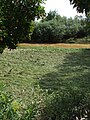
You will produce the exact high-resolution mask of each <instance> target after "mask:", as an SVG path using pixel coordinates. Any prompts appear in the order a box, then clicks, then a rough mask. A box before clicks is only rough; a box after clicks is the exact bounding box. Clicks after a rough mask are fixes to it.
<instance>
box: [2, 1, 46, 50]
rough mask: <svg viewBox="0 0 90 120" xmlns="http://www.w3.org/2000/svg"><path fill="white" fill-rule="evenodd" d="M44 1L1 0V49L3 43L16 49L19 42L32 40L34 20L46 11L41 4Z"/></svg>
mask: <svg viewBox="0 0 90 120" xmlns="http://www.w3.org/2000/svg"><path fill="white" fill-rule="evenodd" d="M43 2H44V0H37V1H36V0H25V1H23V0H18V1H16V0H0V26H2V27H0V45H1V46H0V49H1V47H2V46H3V44H4V46H7V47H8V48H10V49H14V48H16V44H17V43H19V42H22V41H24V40H25V41H29V40H30V36H31V34H32V32H33V24H32V22H33V20H35V18H36V17H37V18H40V17H42V16H43V15H44V13H45V11H44V7H42V6H41V3H43ZM1 39H2V41H1ZM2 48H4V47H2Z"/></svg>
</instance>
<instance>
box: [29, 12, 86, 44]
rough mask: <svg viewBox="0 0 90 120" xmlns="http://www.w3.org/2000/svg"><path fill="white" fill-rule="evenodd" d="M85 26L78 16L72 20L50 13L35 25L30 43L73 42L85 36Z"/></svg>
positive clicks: (84, 20) (83, 19)
mask: <svg viewBox="0 0 90 120" xmlns="http://www.w3.org/2000/svg"><path fill="white" fill-rule="evenodd" d="M86 26H87V25H86V19H85V18H82V17H78V16H76V17H75V18H74V19H72V18H67V17H61V16H60V15H59V14H58V13H57V12H55V11H50V12H49V13H48V14H47V16H46V18H44V19H43V20H41V21H40V22H39V23H38V22H37V23H35V29H34V31H33V34H32V37H31V42H38V43H57V42H75V40H76V39H77V38H83V37H85V36H87V29H86ZM68 39H70V41H68ZM74 39H75V40H74Z"/></svg>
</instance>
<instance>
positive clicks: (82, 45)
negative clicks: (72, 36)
mask: <svg viewBox="0 0 90 120" xmlns="http://www.w3.org/2000/svg"><path fill="white" fill-rule="evenodd" d="M19 46H55V47H61V48H90V44H64V43H57V44H28V43H21V44H19Z"/></svg>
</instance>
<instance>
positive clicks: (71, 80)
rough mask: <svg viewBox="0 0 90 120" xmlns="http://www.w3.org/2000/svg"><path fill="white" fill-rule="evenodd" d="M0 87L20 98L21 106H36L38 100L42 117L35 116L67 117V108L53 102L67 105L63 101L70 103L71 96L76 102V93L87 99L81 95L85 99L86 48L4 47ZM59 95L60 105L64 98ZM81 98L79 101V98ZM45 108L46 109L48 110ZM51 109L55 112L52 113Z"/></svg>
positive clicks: (88, 92)
mask: <svg viewBox="0 0 90 120" xmlns="http://www.w3.org/2000/svg"><path fill="white" fill-rule="evenodd" d="M0 91H2V92H3V93H6V94H10V95H12V96H13V98H12V99H15V100H19V101H21V103H22V108H26V107H27V106H30V104H32V103H35V104H36V105H37V106H38V104H40V106H38V107H39V108H38V107H37V108H38V109H40V110H39V114H40V115H41V114H42V113H43V114H42V116H43V115H44V117H40V118H38V120H40V119H41V120H49V119H51V120H53V117H55V116H56V117H55V118H54V120H66V119H67V120H70V119H71V118H70V117H69V116H68V114H67V113H68V112H66V111H62V110H60V109H59V108H57V107H56V106H59V107H61V108H62V109H63V107H65V106H67V105H66V103H67V104H68V103H69V102H70V105H69V106H67V107H70V106H72V105H73V104H72V102H73V101H74V100H75V102H76V103H77V104H79V103H80V101H79V103H78V100H79V99H77V100H76V98H78V97H80V99H81V98H84V100H85V101H87V100H86V99H87V97H85V96H88V99H89V97H90V49H64V48H59V47H18V48H17V49H16V50H11V51H9V50H7V49H6V50H5V51H4V52H3V54H0ZM76 91H77V92H76ZM83 93H85V96H84V95H83ZM58 94H59V95H58ZM64 95H65V96H64ZM57 96H58V97H57ZM60 96H61V97H60ZM75 96H77V97H76V98H75ZM81 96H82V97H81ZM83 96H84V97H83ZM54 98H55V99H54ZM62 98H63V99H64V100H65V99H66V98H67V101H65V102H64V106H60V104H61V105H62V104H63V101H64V100H62V101H61V99H62ZM74 98H75V99H74ZM72 99H73V100H72ZM55 100H56V101H58V103H56V102H55ZM81 100H82V102H81V104H83V99H81ZM52 101H53V102H52ZM76 103H75V106H74V105H73V106H74V108H75V107H76V106H77V105H76ZM86 103H87V102H86ZM53 106H54V107H53ZM49 108H50V110H49ZM56 108H57V110H55V109H56ZM58 109H59V111H62V113H60V112H59V111H58ZM70 109H71V107H70ZM76 109H77V108H76ZM45 110H47V111H48V110H49V111H48V113H50V114H48V113H47V112H46V111H45ZM40 111H44V112H40ZM53 111H56V113H54V114H53ZM67 111H68V110H67ZM69 112H70V111H69ZM70 113H71V112H70ZM35 114H36V113H35ZM60 114H61V115H60ZM78 114H79V112H78ZM53 115H54V116H53ZM26 116H27V115H26ZM37 116H39V115H37ZM61 116H62V117H61ZM63 116H64V118H65V119H64V118H63ZM65 116H68V118H67V117H65ZM29 117H30V116H29ZM89 117H90V116H89ZM27 119H28V118H27ZM27 119H26V118H25V120H27ZM13 120H14V119H13ZM22 120H24V118H23V119H22ZM30 120H32V119H30Z"/></svg>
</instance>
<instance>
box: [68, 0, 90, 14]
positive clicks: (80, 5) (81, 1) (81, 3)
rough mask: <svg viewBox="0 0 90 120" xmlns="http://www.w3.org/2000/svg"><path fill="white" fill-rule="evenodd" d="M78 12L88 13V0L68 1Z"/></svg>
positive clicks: (89, 3)
mask: <svg viewBox="0 0 90 120" xmlns="http://www.w3.org/2000/svg"><path fill="white" fill-rule="evenodd" d="M69 1H70V3H71V4H73V6H74V7H76V8H77V11H78V12H82V13H83V12H84V11H85V13H86V14H87V13H88V12H89V11H90V0H69Z"/></svg>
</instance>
